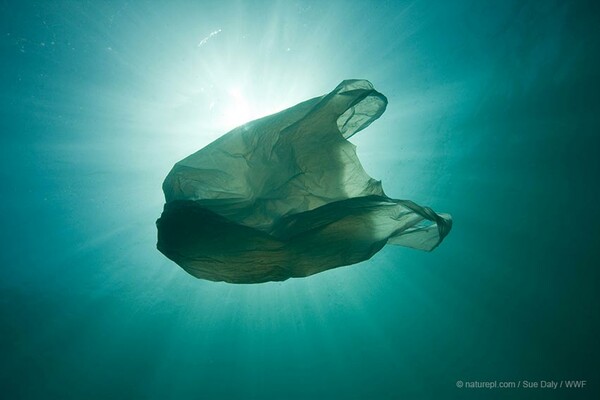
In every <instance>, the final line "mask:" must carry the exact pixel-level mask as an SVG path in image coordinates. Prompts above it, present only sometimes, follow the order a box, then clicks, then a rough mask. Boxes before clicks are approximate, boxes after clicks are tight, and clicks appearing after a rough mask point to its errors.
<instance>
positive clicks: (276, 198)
mask: <svg viewBox="0 0 600 400" xmlns="http://www.w3.org/2000/svg"><path fill="white" fill-rule="evenodd" d="M386 106H387V99H386V98H385V96H383V95H382V94H381V93H379V92H377V91H375V90H374V89H373V86H372V85H371V83H369V82H368V81H365V80H347V81H343V82H342V83H341V84H340V85H338V87H336V88H335V89H334V90H333V91H332V92H331V93H329V94H327V95H325V96H322V97H317V98H314V99H311V100H308V101H305V102H303V103H300V104H298V105H296V106H294V107H291V108H289V109H287V110H284V111H281V112H279V113H277V114H273V115H270V116H267V117H264V118H261V119H258V120H255V121H252V122H249V123H247V124H245V125H242V126H240V127H237V128H235V129H234V130H232V131H231V132H229V133H227V134H225V135H224V136H222V137H220V138H219V139H217V140H215V141H214V142H212V143H211V144H209V145H208V146H206V147H205V148H203V149H201V150H199V151H198V152H196V153H194V154H192V155H190V156H189V157H187V158H185V159H183V160H181V161H179V162H178V163H177V164H175V166H174V167H173V169H172V170H171V172H170V173H169V175H168V176H167V178H166V179H165V181H164V183H163V191H164V193H165V198H166V204H165V208H164V211H163V213H162V215H161V218H160V219H159V220H158V221H157V227H158V246H157V247H158V249H159V250H160V251H161V252H162V253H163V254H164V255H166V256H167V257H168V258H170V259H171V260H173V261H174V262H176V263H177V264H178V265H180V266H181V267H183V268H184V269H185V270H186V271H187V272H189V273H190V274H192V275H194V276H196V277H198V278H202V279H208V280H212V281H226V282H231V283H259V282H266V281H281V280H285V279H288V278H291V277H305V276H308V275H312V274H315V273H318V272H321V271H325V270H328V269H331V268H335V267H339V266H342V265H349V264H354V263H357V262H360V261H364V260H367V259H369V258H370V257H371V256H373V254H375V253H376V252H377V251H379V250H380V249H381V248H382V247H383V246H384V245H385V244H386V243H387V244H396V245H401V246H407V247H412V248H415V249H421V250H427V251H430V250H432V249H434V248H435V247H436V246H437V245H438V244H439V243H440V242H441V241H442V240H443V238H444V237H445V236H446V235H447V234H448V232H449V231H450V229H451V226H452V219H451V217H450V216H449V215H447V214H436V213H435V212H433V211H432V210H431V209H430V208H427V207H421V206H419V205H417V204H415V203H413V202H411V201H408V200H394V199H391V198H389V197H387V196H386V195H385V194H384V192H383V189H382V187H381V182H379V181H376V180H374V179H372V178H371V177H369V176H368V175H367V174H366V172H365V171H364V169H363V168H362V166H361V164H360V161H359V160H358V157H357V155H356V151H355V146H354V145H353V144H351V143H350V142H348V141H347V139H348V138H349V137H350V136H352V135H354V134H355V133H357V132H359V131H360V130H362V129H364V128H366V127H367V126H369V125H370V124H371V123H372V122H373V121H374V120H376V119H377V118H379V117H380V116H381V114H383V112H384V111H385V108H386Z"/></svg>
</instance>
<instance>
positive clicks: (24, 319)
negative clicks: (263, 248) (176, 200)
mask: <svg viewBox="0 0 600 400" xmlns="http://www.w3.org/2000/svg"><path fill="white" fill-rule="evenodd" d="M599 15H600V13H599V12H598V8H597V6H595V5H594V4H593V2H583V1H579V2H561V1H525V2H523V1H502V2H491V1H489V2H480V1H466V0H463V1H456V2H446V1H439V2H436V1H415V2H402V1H388V2H384V1H329V2H318V1H314V2H313V1H306V2H301V1H299V2H293V1H289V2H288V1H278V2H275V1H256V2H255V1H252V2H250V1H248V2H241V1H238V2H228V1H196V2H192V1H189V2H159V1H147V2H144V1H139V2H122V1H115V2H104V1H87V2H84V1H80V2H79V1H78V2H59V1H56V2H50V1H48V2H46V1H40V2H26V1H23V2H21V1H2V2H0V60H1V61H0V82H1V85H2V86H1V87H2V91H1V92H0V96H1V97H0V177H1V180H2V185H1V189H0V210H1V212H0V226H1V229H0V250H1V251H0V274H1V275H0V355H1V357H0V391H1V395H0V397H2V398H6V399H96V398H98V399H145V398H148V399H413V398H415V399H416V398H436V399H451V398H465V397H468V398H507V397H509V398H591V397H592V396H593V394H594V393H597V392H598V391H599V389H598V388H599V385H600V380H599V379H598V378H599V377H600V374H599V371H600V369H599V361H598V360H599V358H600V351H599V348H598V337H599V334H600V329H599V324H598V316H597V314H598V309H599V305H600V304H599V298H598V292H597V291H598V285H599V281H600V279H599V278H600V276H599V273H598V265H600V262H599V260H600V254H599V253H600V250H599V247H598V244H599V243H600V242H599V240H598V238H599V234H598V228H597V226H598V222H599V215H598V207H597V205H596V202H597V199H598V194H599V191H598V176H599V175H600V174H599V173H598V172H599V171H600V158H599V157H598V156H597V153H598V149H599V148H600V146H599V144H600V143H599V142H600V140H599V136H598V134H599V132H600V123H599V117H598V115H599V111H600V107H599V106H600V104H599V103H600V97H599V95H598V89H600V85H599V79H598V71H599V70H600V59H599V58H600V32H599V31H600V28H599V26H600V25H599V24H598V20H599ZM349 78H364V79H368V80H370V81H371V82H372V83H373V84H374V85H375V87H376V89H378V90H379V91H381V92H382V93H384V94H385V95H386V96H387V97H388V99H389V105H388V109H387V111H386V113H385V114H384V115H383V116H382V117H381V118H380V119H379V120H378V121H376V122H375V123H373V125H371V126H370V127H369V128H368V129H367V130H365V131H364V132H362V133H359V134H357V135H356V136H355V137H353V138H352V141H353V143H355V144H356V145H357V146H358V154H359V157H360V159H361V161H362V163H363V166H364V167H365V169H366V171H367V172H368V173H369V174H370V175H371V176H373V177H375V178H377V179H381V180H382V182H383V186H384V188H385V190H386V193H387V194H388V195H390V196H391V197H394V198H402V199H410V200H413V201H415V202H417V203H419V204H422V205H427V206H431V207H432V208H434V209H435V210H436V211H439V212H448V213H451V214H452V215H453V218H454V227H453V230H452V232H451V233H450V235H449V236H448V237H447V238H446V239H445V240H444V242H443V243H442V245H441V246H440V247H439V248H438V249H436V250H435V251H434V252H432V253H425V252H418V251H415V250H411V249H407V248H401V247H393V246H387V247H385V248H384V249H383V250H382V251H381V252H379V253H378V254H376V255H375V256H374V257H373V258H372V259H371V260H369V261H366V262H363V263H361V264H358V265H354V266H348V267H343V268H338V269H335V270H331V271H327V272H324V273H321V274H318V275H315V276H312V277H309V278H306V279H291V280H288V281H285V282H280V283H267V284H260V285H230V284H224V283H212V282H207V281H201V280H197V279H195V278H193V277H191V276H190V275H188V274H187V273H185V272H184V271H183V270H182V269H180V268H179V267H177V266H176V265H175V264H173V263H172V262H170V261H169V260H168V259H166V258H165V257H164V256H162V254H160V253H159V252H158V251H157V250H156V248H155V245H156V227H155V224H154V223H155V220H156V219H157V218H158V216H159V215H160V212H161V210H162V205H163V202H164V198H163V194H162V192H161V183H162V180H163V179H164V177H165V176H166V174H167V173H168V171H169V169H170V168H171V167H172V165H173V164H174V163H175V162H176V161H178V160H180V159H182V158H183V157H185V156H187V155H188V154H190V153H192V152H194V151H196V150H197V149H199V148H201V147H203V146H204V145H206V144H208V143H209V142H211V141H212V140H214V139H215V138H217V137H219V136H220V135H222V134H223V133H225V132H226V131H227V130H229V129H231V128H233V127H234V126H236V125H238V124H240V123H243V122H246V121H247V120H249V119H253V118H256V117H259V116H263V115H266V114H269V113H272V112H275V111H278V110H281V109H283V108H285V107H289V106H292V105H294V104H296V103H298V102H300V101H303V100H305V99H308V98H311V97H315V96H318V95H321V94H324V93H327V92H329V91H331V90H332V89H333V88H334V87H335V86H336V85H337V84H338V83H339V82H340V81H342V80H343V79H349ZM459 380H460V381H464V382H471V381H515V382H517V381H525V380H527V381H530V382H539V381H542V380H544V381H549V380H556V381H561V380H585V381H587V386H586V388H585V389H565V388H562V389H555V390H552V389H542V388H538V389H535V388H532V389H524V388H515V389H499V388H497V389H470V388H457V387H456V382H457V381H459Z"/></svg>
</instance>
